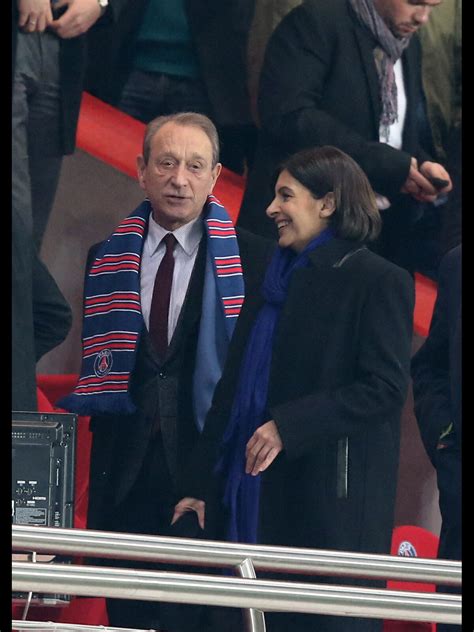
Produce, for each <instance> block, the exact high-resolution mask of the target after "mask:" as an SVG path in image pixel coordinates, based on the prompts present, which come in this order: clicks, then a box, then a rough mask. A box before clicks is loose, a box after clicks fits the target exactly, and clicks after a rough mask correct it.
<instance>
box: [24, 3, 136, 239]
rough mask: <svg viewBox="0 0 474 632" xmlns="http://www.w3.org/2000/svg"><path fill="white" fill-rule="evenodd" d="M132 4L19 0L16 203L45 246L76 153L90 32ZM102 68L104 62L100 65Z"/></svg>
mask: <svg viewBox="0 0 474 632" xmlns="http://www.w3.org/2000/svg"><path fill="white" fill-rule="evenodd" d="M128 1H129V0H110V3H109V1H108V0H74V1H72V0H57V1H56V2H52V1H51V0H12V19H13V22H12V50H13V104H12V108H13V112H12V161H13V164H12V180H13V182H12V185H13V186H12V192H13V203H14V205H15V206H16V207H17V208H18V210H19V211H20V212H21V213H22V214H23V216H24V218H25V222H26V223H27V224H28V225H32V226H33V234H34V238H35V243H36V245H37V248H38V250H39V249H40V246H41V240H42V238H43V234H44V231H45V230H46V226H47V223H48V218H49V214H50V212H51V208H52V206H53V202H54V196H55V193H56V188H57V184H58V180H59V174H60V169H61V162H62V157H63V155H66V154H71V153H72V152H73V151H74V146H75V138H76V127H77V120H78V116H79V108H80V104H81V94H82V86H83V75H84V69H85V63H86V39H85V33H86V32H87V31H88V30H89V29H90V28H91V27H92V26H93V25H94V24H95V23H96V22H97V21H98V20H99V19H100V20H101V21H108V20H111V21H112V20H114V19H115V18H116V17H117V15H118V14H119V12H120V10H121V9H122V8H123V6H124V5H125V4H126V3H127V2H128ZM94 61H95V63H97V64H100V63H101V60H100V59H96V60H94Z"/></svg>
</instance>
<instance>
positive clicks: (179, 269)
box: [140, 215, 204, 344]
mask: <svg viewBox="0 0 474 632" xmlns="http://www.w3.org/2000/svg"><path fill="white" fill-rule="evenodd" d="M169 232H172V233H173V235H174V236H175V238H176V241H177V244H176V245H175V248H174V252H173V255H174V270H173V284H172V287H171V297H170V309H169V316H168V344H169V343H170V341H171V338H172V337H173V333H174V330H175V328H176V324H177V322H178V318H179V314H180V312H181V308H182V306H183V303H184V299H185V296H186V292H187V290H188V285H189V280H190V279H191V273H192V271H193V268H194V263H195V261H196V256H197V252H198V248H199V242H200V241H201V238H202V235H203V232H204V227H203V225H202V218H201V216H199V217H197V218H196V219H194V220H192V221H191V222H189V223H188V224H185V225H184V226H181V227H180V228H177V229H176V230H175V231H169V230H166V229H165V228H163V227H162V226H160V225H159V224H157V223H156V222H155V220H154V219H153V216H152V215H150V221H149V225H148V234H147V236H146V239H145V243H144V244H143V253H142V260H141V267H140V299H141V307H142V314H143V318H144V320H145V324H146V326H147V329H148V330H149V329H150V311H151V299H152V297H153V286H154V284H155V277H156V273H157V271H158V267H159V265H160V263H161V260H162V259H163V257H164V255H165V251H166V246H165V244H164V242H163V241H162V240H163V237H164V236H165V235H167V234H168V233H169Z"/></svg>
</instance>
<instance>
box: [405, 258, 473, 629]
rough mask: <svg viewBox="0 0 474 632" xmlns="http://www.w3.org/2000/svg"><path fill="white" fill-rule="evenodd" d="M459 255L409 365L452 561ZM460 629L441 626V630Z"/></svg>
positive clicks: (443, 542) (457, 458)
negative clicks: (423, 340)
mask: <svg viewBox="0 0 474 632" xmlns="http://www.w3.org/2000/svg"><path fill="white" fill-rule="evenodd" d="M461 256H462V245H459V246H456V247H455V248H453V249H452V250H450V251H449V252H448V253H447V254H446V255H445V256H444V258H443V260H442V262H441V265H440V269H439V276H438V296H437V299H436V304H435V308H434V312H433V319H432V321H431V326H430V332H429V335H428V337H427V339H426V340H425V342H424V344H423V345H422V347H421V348H420V349H419V351H418V352H417V353H416V354H415V356H414V357H413V360H412V367H411V373H412V378H413V395H414V398H415V412H416V418H417V421H418V425H419V428H420V433H421V437H422V439H423V444H424V446H425V449H426V452H427V454H428V456H429V457H430V459H431V462H432V463H433V466H434V467H435V469H436V474H437V478H438V489H439V507H440V510H441V518H442V525H441V534H440V542H439V551H438V557H439V558H441V559H448V560H461V559H462V541H461V487H462V486H461V450H462V326H461V321H462V314H461V308H462V307H461V306H462V286H461ZM443 590H446V589H445V588H443ZM458 629H460V628H459V627H458V626H450V625H449V626H444V625H441V624H438V630H439V631H441V630H442V631H443V632H444V631H445V630H446V632H447V631H448V630H458Z"/></svg>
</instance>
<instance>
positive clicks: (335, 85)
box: [238, 0, 427, 236]
mask: <svg viewBox="0 0 474 632" xmlns="http://www.w3.org/2000/svg"><path fill="white" fill-rule="evenodd" d="M375 45H376V42H375V40H374V38H373V36H372V35H371V33H370V32H369V31H368V29H366V28H365V27H363V26H362V25H360V24H359V22H358V20H357V18H356V17H355V14H354V13H353V11H352V9H351V7H350V5H349V1H348V0H307V1H306V2H304V3H303V4H302V5H300V6H298V7H296V8H295V9H294V10H293V11H291V12H290V13H289V14H288V15H287V16H286V17H285V18H284V19H283V20H282V22H281V23H280V24H279V26H278V27H277V28H276V30H275V31H274V33H273V35H272V37H271V39H270V41H269V44H268V47H267V51H266V55H265V60H264V65H263V69H262V74H261V79H260V89H259V114H260V121H261V133H260V141H259V148H258V150H257V156H256V159H255V163H254V164H255V167H254V169H253V171H252V173H251V174H250V178H249V181H248V186H247V190H246V192H245V196H244V200H243V203H242V208H241V211H240V215H239V219H238V225H239V226H243V227H245V228H248V229H249V230H252V231H254V232H256V233H258V234H262V235H266V236H275V232H274V225H273V222H270V221H269V220H268V218H267V217H266V215H265V209H266V207H267V206H268V204H269V203H270V202H271V200H272V199H273V185H274V182H273V180H272V177H273V173H274V170H275V168H276V167H277V165H278V164H279V163H280V162H281V161H282V160H283V159H284V158H286V157H287V156H288V155H289V154H291V153H294V152H296V151H298V150H300V149H303V148H305V147H310V146H315V145H334V146H336V147H338V148H339V149H342V150H343V151H345V152H346V153H348V154H349V155H350V156H352V158H354V160H356V162H358V163H359V165H360V166H361V167H362V169H363V170H364V171H365V173H366V174H367V176H368V178H369V181H370V183H371V185H372V186H373V188H374V190H375V191H377V192H378V193H380V194H382V195H386V196H388V197H389V198H390V200H391V201H393V202H394V203H395V204H397V203H398V202H399V199H398V192H399V190H400V188H401V186H402V184H403V183H404V182H405V180H406V177H407V175H408V171H409V166H410V157H411V156H415V157H417V158H418V160H419V162H420V163H421V162H423V161H424V160H425V159H426V158H427V155H426V153H425V152H424V151H423V150H422V149H421V147H420V146H419V143H418V131H417V107H418V105H419V102H420V94H421V78H420V68H421V56H420V45H419V41H418V38H417V37H416V36H414V37H413V38H412V40H411V42H410V45H409V46H408V48H407V49H406V50H405V52H404V54H403V57H402V60H403V70H404V81H405V91H406V97H407V111H406V119H405V126H404V131H403V151H401V150H397V149H394V148H392V147H390V146H389V145H387V144H385V143H380V142H379V119H380V112H381V100H380V96H379V81H378V77H377V71H376V67H375V62H374V57H373V48H374V47H375ZM403 199H404V205H406V204H407V203H408V204H409V200H408V196H403ZM397 212H398V213H400V209H398V211H397ZM384 213H385V216H386V215H387V213H386V212H384ZM404 220H405V217H403V216H400V217H399V221H398V222H396V224H402V225H403V222H404Z"/></svg>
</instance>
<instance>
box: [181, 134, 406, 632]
mask: <svg viewBox="0 0 474 632" xmlns="http://www.w3.org/2000/svg"><path fill="white" fill-rule="evenodd" d="M267 215H268V216H269V217H270V218H272V219H273V220H274V221H275V223H276V226H277V228H278V232H279V248H278V249H277V251H276V253H275V255H274V258H273V260H272V262H271V264H270V266H269V269H268V271H267V275H266V278H265V282H264V285H263V288H262V296H250V297H248V298H246V303H245V305H244V309H243V311H242V313H241V316H240V318H239V322H238V323H237V327H236V331H235V333H234V337H233V341H232V345H231V349H230V350H229V355H228V360H227V365H226V369H225V371H224V374H223V377H222V380H221V382H220V384H219V386H218V388H217V390H216V393H215V397H214V404H213V407H212V409H211V411H210V413H209V417H208V419H207V420H206V425H205V431H204V433H203V435H202V437H201V441H200V444H199V446H198V449H197V451H196V453H195V454H194V458H193V463H194V467H193V468H192V470H191V471H190V472H189V475H188V477H187V480H185V481H183V493H184V495H185V496H186V498H183V500H182V501H180V503H179V504H178V505H177V507H176V511H175V519H178V517H179V516H180V515H181V514H182V513H183V512H185V511H187V510H189V509H193V510H195V511H197V512H198V515H200V519H201V522H202V521H203V517H204V516H203V512H204V508H205V505H204V502H205V500H206V498H207V495H206V494H207V491H206V490H208V489H209V488H210V487H209V486H210V480H211V478H214V480H215V476H214V477H212V476H211V472H213V471H217V472H219V473H220V478H221V480H222V482H223V485H224V490H223V498H224V505H225V507H226V510H227V518H228V524H227V533H226V537H227V538H229V539H232V540H236V541H247V542H258V543H261V544H273V545H287V546H297V547H311V548H319V549H335V550H346V551H362V552H367V553H388V552H389V551H390V541H391V534H392V527H393V513H394V504H395V493H396V483H397V469H398V456H399V438H400V416H401V412H402V407H403V404H404V402H405V398H406V394H407V387H408V381H409V365H410V348H411V335H412V314H413V307H414V287H413V281H412V279H411V277H410V275H409V274H408V273H407V272H406V271H404V270H402V269H401V268H398V267H397V266H395V265H394V264H392V263H390V262H388V261H387V260H385V259H383V258H381V257H379V256H378V255H376V254H375V253H373V252H371V251H370V250H369V249H368V248H367V247H366V245H365V242H367V241H369V240H370V239H374V238H375V237H376V236H377V234H378V231H379V229H380V216H379V213H378V210H377V206H376V202H375V198H374V193H373V191H372V189H371V187H370V184H369V182H368V180H367V178H366V176H365V174H364V173H363V171H362V170H361V169H360V167H359V166H358V165H357V164H356V163H355V162H354V160H353V159H352V158H350V157H349V156H348V155H347V154H345V153H344V152H342V151H340V150H339V149H336V148H334V147H328V146H326V147H318V148H313V149H308V150H304V151H302V152H299V153H298V154H295V155H294V156H293V157H290V158H289V159H288V160H287V161H286V162H285V163H284V164H283V166H282V167H281V170H280V173H279V176H278V180H277V182H276V185H275V198H274V200H273V202H272V203H271V204H270V206H269V207H268V209H267ZM216 457H217V469H216V467H215V462H216V461H215V459H216ZM197 499H202V500H197ZM208 519H210V516H208ZM279 578H280V579H281V578H282V575H279ZM294 578H295V576H293V579H294ZM311 580H312V581H323V582H325V583H327V582H328V581H332V582H334V583H336V582H337V580H335V579H334V578H333V579H332V580H331V579H330V578H327V577H326V578H314V577H313V578H311ZM348 582H349V583H356V582H355V580H347V579H346V580H344V581H342V582H341V581H339V582H337V583H348ZM358 583H359V584H360V585H374V582H369V581H361V580H359V582H358ZM375 585H376V584H375ZM267 621H268V622H269V624H270V627H269V629H270V630H271V631H272V632H273V630H282V631H283V630H291V631H292V632H293V631H299V630H317V631H318V632H321V631H329V630H331V631H333V630H334V631H336V630H337V631H338V632H341V631H346V630H347V631H348V630H351V632H352V631H354V630H360V631H361V632H362V631H364V632H367V631H368V630H370V631H372V630H378V629H379V627H380V626H379V622H377V621H374V620H370V619H353V618H346V617H341V618H339V617H338V618H336V617H331V616H328V617H324V616H313V615H294V614H288V615H284V614H278V613H276V614H271V615H267Z"/></svg>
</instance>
